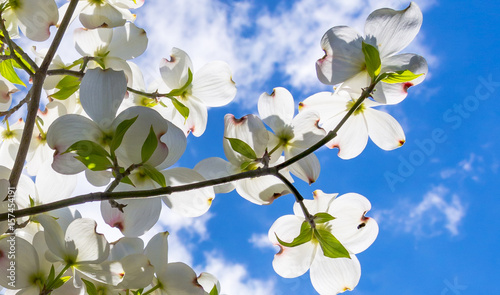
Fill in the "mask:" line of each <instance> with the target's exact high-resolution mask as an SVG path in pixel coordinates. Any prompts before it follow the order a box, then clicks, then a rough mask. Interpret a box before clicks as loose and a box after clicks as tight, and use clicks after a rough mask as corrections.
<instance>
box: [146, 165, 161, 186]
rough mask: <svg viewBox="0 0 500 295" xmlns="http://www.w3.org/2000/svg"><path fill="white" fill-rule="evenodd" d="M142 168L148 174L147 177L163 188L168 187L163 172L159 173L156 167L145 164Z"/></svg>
mask: <svg viewBox="0 0 500 295" xmlns="http://www.w3.org/2000/svg"><path fill="white" fill-rule="evenodd" d="M142 168H143V171H144V173H146V175H147V176H149V178H151V179H152V180H153V181H154V182H156V183H158V184H159V185H161V187H166V186H167V183H166V181H165V176H164V175H163V174H161V172H160V171H158V170H157V169H156V168H155V167H153V166H151V165H149V164H144V165H143V166H142Z"/></svg>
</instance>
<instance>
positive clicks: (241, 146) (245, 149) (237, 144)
mask: <svg viewBox="0 0 500 295" xmlns="http://www.w3.org/2000/svg"><path fill="white" fill-rule="evenodd" d="M224 138H225V139H227V140H229V144H230V145H231V148H232V149H233V150H234V151H235V152H237V153H239V154H241V155H243V156H245V157H247V158H249V159H252V160H255V159H257V155H256V154H255V151H254V150H253V149H252V148H251V147H250V146H249V145H248V144H247V143H246V142H244V141H242V140H240V139H238V138H229V137H224Z"/></svg>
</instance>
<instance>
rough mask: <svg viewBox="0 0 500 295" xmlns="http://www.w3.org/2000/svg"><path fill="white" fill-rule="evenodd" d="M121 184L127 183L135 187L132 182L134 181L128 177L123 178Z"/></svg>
mask: <svg viewBox="0 0 500 295" xmlns="http://www.w3.org/2000/svg"><path fill="white" fill-rule="evenodd" d="M120 182H123V183H126V184H130V185H131V186H133V187H135V184H134V183H133V182H132V180H130V178H129V177H128V176H125V177H123V178H122V179H121V180H120Z"/></svg>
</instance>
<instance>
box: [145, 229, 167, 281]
mask: <svg viewBox="0 0 500 295" xmlns="http://www.w3.org/2000/svg"><path fill="white" fill-rule="evenodd" d="M168 235H169V233H168V232H160V233H157V234H156V235H154V236H153V237H152V238H151V240H149V242H148V245H147V246H146V248H145V249H144V254H145V255H146V256H147V257H148V258H149V261H151V264H152V265H153V266H154V268H155V271H156V273H163V272H165V271H166V269H167V267H168Z"/></svg>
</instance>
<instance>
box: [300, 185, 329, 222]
mask: <svg viewBox="0 0 500 295" xmlns="http://www.w3.org/2000/svg"><path fill="white" fill-rule="evenodd" d="M337 195H338V194H326V193H324V192H323V191H322V190H315V191H314V192H313V200H304V205H305V206H306V207H307V210H308V211H309V213H310V214H312V215H315V214H316V213H319V212H327V211H328V208H330V205H331V204H332V202H333V200H335V198H336V197H337ZM293 214H295V215H296V216H301V217H304V212H303V211H302V209H301V207H300V205H299V203H294V204H293Z"/></svg>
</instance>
